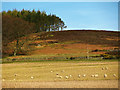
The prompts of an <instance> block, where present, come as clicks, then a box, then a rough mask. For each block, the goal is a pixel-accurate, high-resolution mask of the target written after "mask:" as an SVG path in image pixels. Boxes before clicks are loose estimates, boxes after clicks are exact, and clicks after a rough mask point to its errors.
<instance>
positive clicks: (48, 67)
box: [2, 61, 118, 88]
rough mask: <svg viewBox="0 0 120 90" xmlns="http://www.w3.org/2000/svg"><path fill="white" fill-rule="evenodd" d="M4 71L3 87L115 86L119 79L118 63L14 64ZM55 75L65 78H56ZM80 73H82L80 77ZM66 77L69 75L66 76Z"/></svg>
mask: <svg viewBox="0 0 120 90" xmlns="http://www.w3.org/2000/svg"><path fill="white" fill-rule="evenodd" d="M105 67H107V69H105ZM102 68H104V70H102ZM2 70H3V71H2V75H3V77H2V78H3V88H6V87H7V88H9V87H12V88H14V87H17V88H18V87H20V88H22V87H24V88H25V87H26V88H27V87H29V88H30V87H31V88H33V87H36V88H38V87H40V88H56V87H57V88H59V87H60V88H62V87H65V88H73V87H75V88H88V87H89V88H93V87H97V88H106V87H111V88H113V87H114V88H116V87H117V81H118V62H90V61H86V62H85V61H84V62H83V61H81V62H80V61H75V62H73V61H69V62H66V61H61V62H60V61H55V62H34V63H12V64H3V65H2ZM56 74H58V76H62V78H59V77H57V75H56ZM78 74H80V75H81V77H80V78H79V77H78ZM84 74H86V76H85V77H83V75H84ZM95 74H98V77H91V75H95ZM104 74H107V76H108V77H106V78H104ZM113 74H116V77H114V76H113ZM69 75H72V77H70V76H69ZM65 76H68V77H69V78H68V79H66V78H65ZM31 77H33V78H31ZM108 82H109V83H108Z"/></svg>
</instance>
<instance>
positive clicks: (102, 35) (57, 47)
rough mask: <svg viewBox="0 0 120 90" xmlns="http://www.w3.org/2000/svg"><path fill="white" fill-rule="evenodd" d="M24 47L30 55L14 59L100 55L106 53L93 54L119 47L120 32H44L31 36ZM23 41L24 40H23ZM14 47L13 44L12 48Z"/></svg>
mask: <svg viewBox="0 0 120 90" xmlns="http://www.w3.org/2000/svg"><path fill="white" fill-rule="evenodd" d="M27 38H28V40H27V41H26V43H25V44H24V46H23V47H22V48H23V50H28V52H27V53H28V55H20V56H15V57H14V56H12V57H8V58H10V59H12V58H16V59H17V58H18V59H22V58H26V57H28V58H38V59H39V58H41V59H42V58H49V57H71V56H77V57H79V56H87V55H88V54H87V52H88V51H89V55H90V56H91V55H92V56H93V55H99V54H102V53H105V52H94V53H93V52H91V51H92V50H95V49H100V50H103V49H105V50H110V49H114V48H116V47H118V40H119V38H118V32H110V31H95V30H94V31H92V30H77V31H76V30H71V31H59V32H58V31H56V32H42V33H35V34H30V35H28V36H27ZM21 40H22V39H21ZM12 45H13V46H14V42H13V44H11V47H13V46H12Z"/></svg>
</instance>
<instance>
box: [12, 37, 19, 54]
mask: <svg viewBox="0 0 120 90" xmlns="http://www.w3.org/2000/svg"><path fill="white" fill-rule="evenodd" d="M18 48H19V40H18V39H17V42H16V48H15V50H14V53H13V55H14V56H16V55H17V52H18Z"/></svg>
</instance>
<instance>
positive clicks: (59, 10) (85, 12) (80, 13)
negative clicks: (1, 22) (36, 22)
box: [2, 2, 118, 31]
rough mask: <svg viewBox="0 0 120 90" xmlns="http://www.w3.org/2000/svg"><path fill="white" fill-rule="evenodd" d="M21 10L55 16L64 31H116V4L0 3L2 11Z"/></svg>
mask: <svg viewBox="0 0 120 90" xmlns="http://www.w3.org/2000/svg"><path fill="white" fill-rule="evenodd" d="M23 8H24V9H25V10H33V9H35V10H40V11H45V12H46V13H47V14H55V15H56V16H58V17H60V18H61V19H62V20H63V21H64V22H65V25H66V26H67V28H66V30H80V29H92V30H109V31H117V30H118V2H2V11H3V10H5V11H8V10H13V9H17V10H22V9H23Z"/></svg>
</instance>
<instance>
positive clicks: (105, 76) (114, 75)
mask: <svg viewBox="0 0 120 90" xmlns="http://www.w3.org/2000/svg"><path fill="white" fill-rule="evenodd" d="M102 70H108V67H105V68H102ZM62 71H64V70H62ZM51 72H53V71H51ZM86 76H87V75H86V74H83V75H80V74H78V78H81V77H86ZM56 77H57V78H66V79H69V78H72V75H67V76H64V77H63V76H61V75H59V74H58V73H56ZM91 77H96V78H97V77H99V75H98V74H93V75H91ZM107 77H108V75H107V74H106V73H105V74H104V78H107ZM113 77H117V75H116V74H113Z"/></svg>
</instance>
